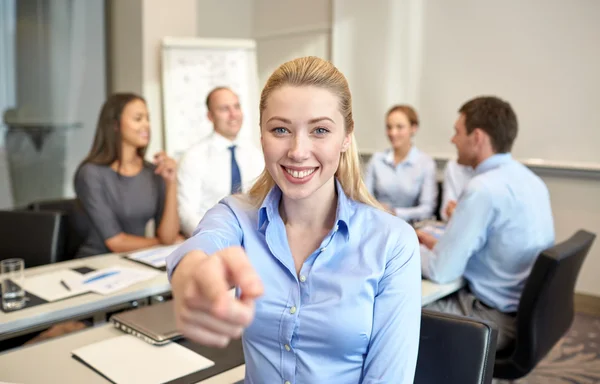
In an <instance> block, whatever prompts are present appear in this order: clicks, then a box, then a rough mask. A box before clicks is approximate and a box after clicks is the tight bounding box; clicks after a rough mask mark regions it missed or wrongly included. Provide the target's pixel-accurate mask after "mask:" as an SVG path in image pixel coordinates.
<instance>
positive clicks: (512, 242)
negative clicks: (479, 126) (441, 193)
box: [421, 154, 554, 312]
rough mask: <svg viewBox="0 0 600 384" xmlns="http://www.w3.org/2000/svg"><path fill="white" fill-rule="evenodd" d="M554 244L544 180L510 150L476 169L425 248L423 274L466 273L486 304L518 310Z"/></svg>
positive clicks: (441, 277)
mask: <svg viewBox="0 0 600 384" xmlns="http://www.w3.org/2000/svg"><path fill="white" fill-rule="evenodd" d="M553 243H554V223H553V220H552V210H551V207H550V196H549V193H548V189H547V188H546V186H545V184H544V182H543V181H542V180H541V179H540V178H539V177H537V176H536V175H535V174H533V172H531V171H530V170H529V169H527V168H526V167H525V166H523V165H521V164H520V163H518V162H516V161H515V160H513V159H512V157H511V155H510V154H496V155H494V156H491V157H490V158H488V159H487V160H485V161H484V162H482V163H481V164H479V165H478V166H477V168H476V169H475V176H474V177H473V179H472V180H471V181H470V182H469V184H468V185H467V187H466V189H465V191H464V192H463V194H462V196H461V198H460V200H459V201H458V204H457V207H456V210H455V212H454V214H453V216H452V218H451V220H450V221H449V222H448V225H447V227H446V230H445V233H444V235H443V236H442V237H441V238H440V240H439V241H438V242H437V244H436V245H435V247H434V248H433V250H432V251H429V250H427V249H423V248H422V250H421V252H422V269H423V275H424V276H425V277H428V278H430V279H432V280H434V281H438V282H447V281H451V280H454V279H456V278H458V277H460V276H464V277H465V278H466V279H467V281H468V283H469V287H470V289H471V291H472V292H473V293H474V294H475V296H476V297H477V298H478V299H479V300H480V301H482V302H483V303H484V304H486V305H488V306H490V307H493V308H496V309H498V310H500V311H501V312H514V311H516V309H517V307H518V304H519V299H520V297H521V293H522V291H523V286H524V284H525V280H526V279H527V277H528V276H529V272H530V270H531V267H532V266H533V263H534V262H535V260H536V258H537V256H538V255H539V253H540V252H541V251H542V250H544V249H546V248H549V247H550V246H552V245H553Z"/></svg>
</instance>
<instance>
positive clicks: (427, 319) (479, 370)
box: [414, 310, 498, 384]
mask: <svg viewBox="0 0 600 384" xmlns="http://www.w3.org/2000/svg"><path fill="white" fill-rule="evenodd" d="M497 337H498V333H497V331H496V329H495V328H494V327H492V325H490V324H488V323H486V322H483V321H480V320H476V319H471V318H467V317H464V316H457V315H449V314H445V313H440V312H434V311H429V310H423V311H422V316H421V340H420V344H419V357H418V360H417V371H416V374H415V381H414V382H415V384H428V383H449V384H451V383H461V384H488V383H491V382H492V373H493V367H494V356H495V353H496V338H497Z"/></svg>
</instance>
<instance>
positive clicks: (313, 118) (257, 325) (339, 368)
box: [167, 57, 421, 384]
mask: <svg viewBox="0 0 600 384" xmlns="http://www.w3.org/2000/svg"><path fill="white" fill-rule="evenodd" d="M260 122H261V124H260V127H261V143H262V148H263V153H264V158H265V171H264V172H263V173H262V175H261V176H260V177H259V179H258V180H257V182H256V183H255V185H254V186H253V187H252V188H251V190H250V191H249V192H248V194H244V195H234V196H229V197H226V198H225V199H223V200H222V201H221V202H220V203H219V204H217V205H216V206H215V207H213V208H212V209H210V210H209V211H208V212H207V213H206V215H205V216H204V218H203V219H202V221H201V222H200V224H199V225H198V227H197V228H196V230H195V231H194V235H193V236H192V237H191V238H189V239H188V240H187V241H186V242H185V243H183V244H182V245H181V246H180V248H179V249H177V250H176V251H175V252H174V253H173V254H171V255H170V256H169V258H168V260H167V268H168V269H167V270H168V273H169V278H170V279H171V284H172V288H173V295H174V305H175V312H176V317H177V321H178V324H179V326H180V328H181V330H182V332H183V334H184V335H185V336H186V337H188V338H190V339H192V340H195V341H196V342H199V343H202V344H205V345H215V346H224V345H226V344H227V343H228V342H229V340H230V339H231V338H235V337H239V336H240V335H241V334H242V330H243V346H244V356H245V361H246V378H245V383H290V384H291V383H401V384H402V383H405V384H408V383H412V382H413V380H414V372H415V367H416V360H417V352H418V343H419V327H420V316H421V283H420V281H421V275H420V270H419V268H420V257H419V250H418V247H419V246H418V242H417V238H416V235H415V232H414V230H413V229H412V228H411V227H410V226H408V225H407V224H406V223H405V222H404V221H402V220H400V219H398V218H397V217H394V216H393V215H390V214H388V213H386V212H384V210H383V209H381V208H380V207H379V205H378V204H377V202H376V201H374V200H373V198H372V197H371V196H370V195H369V193H368V192H367V190H366V187H365V186H364V184H363V182H362V180H361V177H360V167H359V161H358V153H357V149H356V144H355V142H354V135H353V129H354V122H353V119H352V106H351V96H350V91H349V89H348V84H347V82H346V79H345V77H344V76H343V75H342V74H341V73H340V72H339V71H338V70H337V69H336V68H335V67H334V66H333V65H332V64H331V63H329V62H327V61H324V60H322V59H319V58H316V57H306V58H300V59H296V60H293V61H290V62H287V63H285V64H283V65H282V66H280V67H279V68H278V69H277V70H276V71H275V72H274V73H273V74H272V75H271V77H270V78H269V80H268V81H267V84H266V85H265V88H264V89H263V92H262V95H261V100H260ZM232 286H235V287H237V295H236V297H233V296H232V295H231V294H229V289H230V287H232Z"/></svg>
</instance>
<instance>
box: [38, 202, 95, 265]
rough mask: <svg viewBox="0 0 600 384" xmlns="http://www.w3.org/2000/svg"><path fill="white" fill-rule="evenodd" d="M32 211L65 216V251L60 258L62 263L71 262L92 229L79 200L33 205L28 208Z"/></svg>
mask: <svg viewBox="0 0 600 384" xmlns="http://www.w3.org/2000/svg"><path fill="white" fill-rule="evenodd" d="M28 208H29V209H30V210H32V211H53V212H62V213H64V214H65V220H64V232H65V234H66V235H65V241H66V243H65V249H64V254H63V255H61V256H60V259H61V261H64V260H71V259H73V258H74V257H75V255H76V254H77V251H79V248H80V247H81V245H82V244H83V242H84V241H85V239H86V237H87V235H88V231H89V228H90V221H89V218H88V217H87V214H86V213H85V211H84V210H83V208H82V207H81V205H80V203H79V200H77V199H60V200H44V201H37V202H34V203H31V204H30V205H29V207H28Z"/></svg>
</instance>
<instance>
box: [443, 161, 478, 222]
mask: <svg viewBox="0 0 600 384" xmlns="http://www.w3.org/2000/svg"><path fill="white" fill-rule="evenodd" d="M474 174H475V170H473V168H471V167H469V166H466V165H460V164H458V163H457V162H456V160H449V161H448V162H447V163H446V168H445V169H444V184H443V188H442V190H443V193H442V204H441V205H440V216H441V217H442V220H444V221H448V215H446V207H447V206H448V203H449V202H450V201H458V198H459V197H460V195H461V194H462V192H463V190H464V189H465V188H466V186H467V184H468V183H469V181H471V179H472V178H473V175H474Z"/></svg>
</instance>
